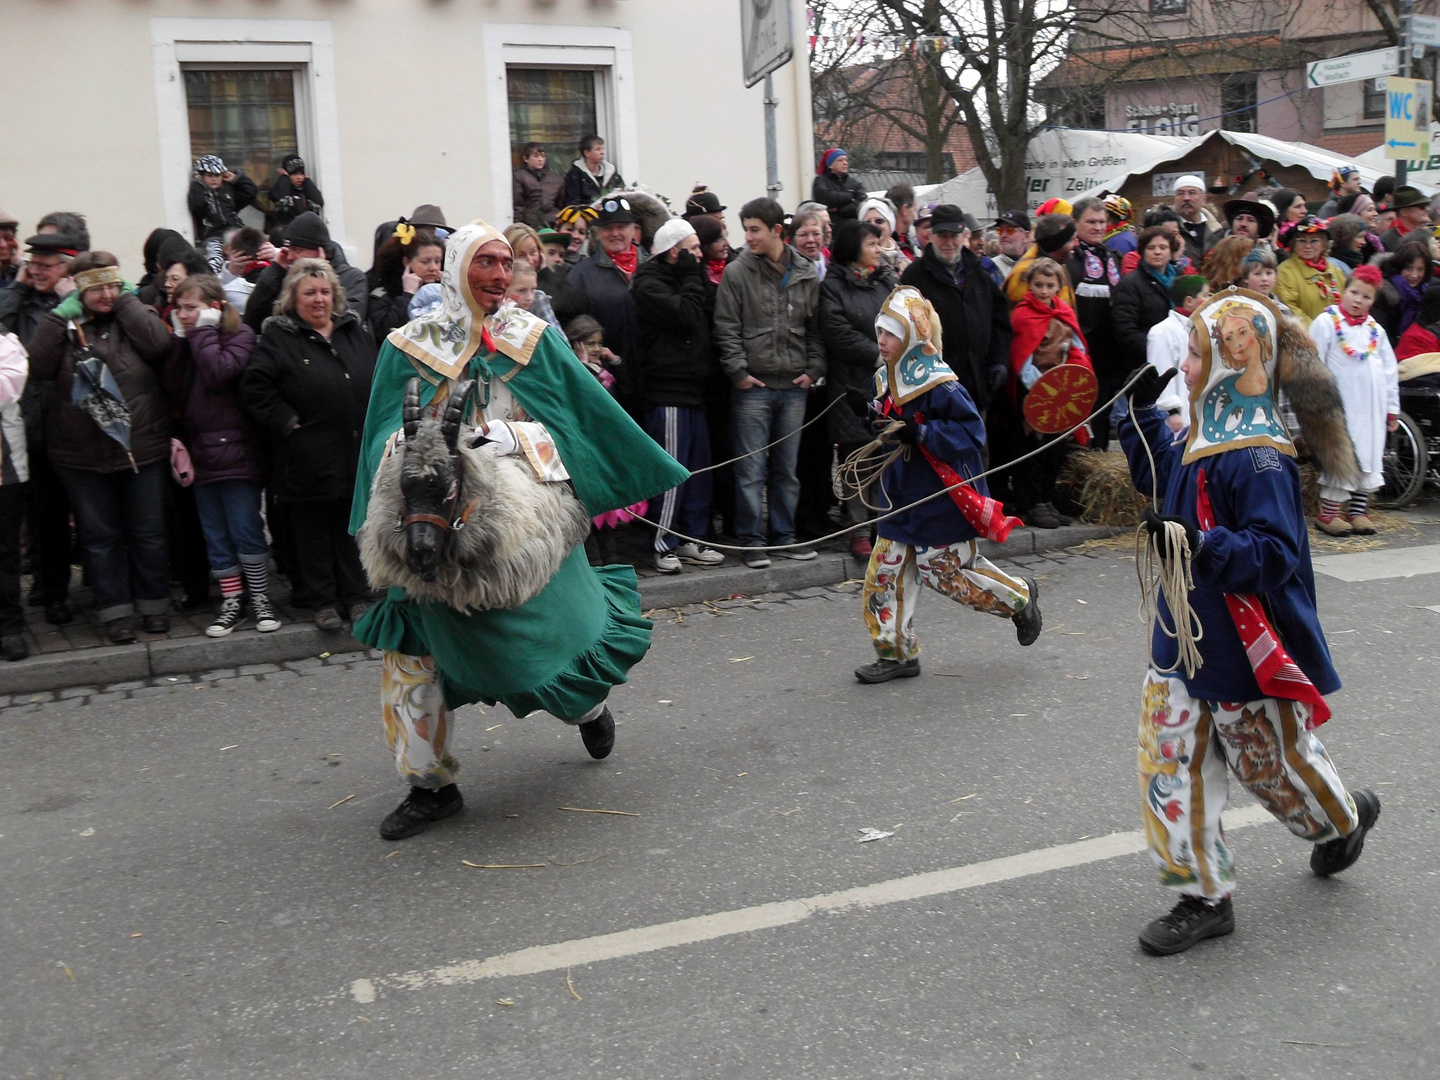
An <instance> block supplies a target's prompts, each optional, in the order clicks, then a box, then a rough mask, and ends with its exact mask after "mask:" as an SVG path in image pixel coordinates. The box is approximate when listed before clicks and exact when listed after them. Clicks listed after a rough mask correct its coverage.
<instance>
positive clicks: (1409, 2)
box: [1395, 0, 1415, 187]
mask: <svg viewBox="0 0 1440 1080" xmlns="http://www.w3.org/2000/svg"><path fill="white" fill-rule="evenodd" d="M1414 6H1415V5H1414V2H1413V0H1400V76H1401V78H1405V79H1408V78H1409V77H1410V13H1411V11H1412V10H1413V9H1414ZM1407 168H1409V162H1408V161H1407V160H1406V159H1405V158H1397V159H1396V161H1395V186H1396V187H1399V186H1400V185H1401V184H1403V183H1405V180H1406V169H1407Z"/></svg>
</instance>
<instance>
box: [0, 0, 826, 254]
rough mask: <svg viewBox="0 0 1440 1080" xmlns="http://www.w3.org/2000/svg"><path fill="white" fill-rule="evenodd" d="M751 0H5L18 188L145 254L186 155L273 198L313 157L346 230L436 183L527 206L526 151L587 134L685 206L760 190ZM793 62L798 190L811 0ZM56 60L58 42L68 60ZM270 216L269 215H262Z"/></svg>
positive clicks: (452, 214)
mask: <svg viewBox="0 0 1440 1080" xmlns="http://www.w3.org/2000/svg"><path fill="white" fill-rule="evenodd" d="M740 2H741V0H484V2H480V0H338V2H337V0H285V2H284V3H275V2H270V0H229V2H227V3H224V4H216V3H213V2H209V0H132V2H123V3H122V2H118V0H69V2H66V3H54V2H53V0H0V26H3V28H4V35H3V36H4V40H5V43H6V53H7V54H8V55H9V56H10V57H11V58H12V59H13V60H15V61H16V67H15V72H16V73H17V74H18V73H20V72H24V71H28V72H29V75H28V76H27V77H25V78H24V79H22V80H21V81H19V82H17V83H14V84H12V93H11V95H10V98H9V104H8V106H7V107H6V108H5V109H4V110H0V146H3V147H4V148H5V151H4V166H3V168H0V206H3V207H4V208H5V209H6V210H8V211H10V212H11V213H12V214H14V215H16V216H17V217H19V218H20V219H21V221H22V226H21V228H22V231H21V236H22V237H23V236H24V235H26V231H28V229H29V227H30V226H31V225H32V224H33V223H34V222H35V221H36V220H37V219H38V218H39V217H40V216H41V215H42V214H45V213H47V212H50V211H53V210H74V211H79V212H81V213H84V214H85V215H86V216H87V217H88V218H89V221H90V227H91V234H92V238H93V246H94V247H96V248H101V249H106V250H110V251H113V252H114V253H115V254H116V255H118V256H119V257H120V260H121V263H122V268H124V269H126V270H127V271H129V270H133V271H134V272H135V276H138V273H139V253H140V248H141V244H142V242H143V241H144V238H145V236H146V235H147V234H148V233H149V232H150V231H151V230H152V229H154V228H158V227H167V228H171V229H175V230H176V231H178V232H181V233H182V234H184V235H186V236H189V235H191V231H192V230H191V222H190V215H189V212H188V210H187V208H186V198H185V197H186V192H187V190H188V188H189V184H190V180H191V171H190V169H191V162H192V161H193V160H194V159H195V158H196V157H197V156H199V155H201V154H218V155H220V156H221V157H222V158H224V160H225V162H226V164H227V166H228V167H230V168H231V169H233V170H234V171H236V172H244V173H246V174H247V175H249V176H250V177H251V178H252V179H254V180H255V181H256V183H257V185H258V186H259V188H260V190H261V192H262V194H263V193H264V192H265V191H266V190H268V189H269V187H270V186H271V184H273V183H274V182H275V180H276V178H277V177H278V175H279V174H278V167H279V164H280V162H281V160H282V159H283V158H284V157H286V156H287V155H288V154H293V153H298V154H299V155H300V156H301V157H302V158H304V160H305V162H306V165H307V172H308V174H309V175H310V176H311V177H312V178H313V179H314V180H315V182H316V183H317V184H318V185H319V187H320V189H321V191H322V192H323V194H324V198H325V218H326V220H327V222H328V224H329V227H330V231H331V234H332V237H333V238H334V239H335V240H337V241H339V242H340V243H342V244H343V245H345V246H346V247H347V248H349V249H350V250H351V252H352V254H354V255H356V256H357V257H358V262H359V264H360V265H362V266H367V265H369V256H370V245H371V232H372V230H373V229H374V227H375V226H376V225H378V224H379V223H381V222H383V221H387V220H393V219H394V218H395V217H397V216H399V215H401V214H408V213H409V212H410V211H411V210H412V209H413V208H414V207H415V206H417V205H418V204H420V203H435V204H438V205H439V206H440V207H442V208H443V210H444V212H445V214H446V217H447V219H448V220H449V222H450V223H451V224H452V225H455V224H457V223H460V222H464V221H468V220H470V219H473V218H477V217H482V218H485V219H486V220H488V221H490V222H492V223H494V224H497V225H504V224H508V223H509V222H510V220H511V203H510V192H511V173H512V170H513V168H514V166H515V164H516V163H517V161H518V149H519V147H520V146H521V145H522V144H523V143H525V142H529V141H532V140H533V141H538V142H544V143H546V145H547V146H548V147H550V148H551V154H550V158H551V161H550V165H551V168H552V169H554V170H555V171H557V172H560V173H563V172H564V171H565V170H566V169H568V168H569V165H570V162H571V161H572V160H573V159H574V158H575V157H576V156H577V155H576V145H575V144H576V142H577V141H578V139H579V138H580V137H581V136H582V135H584V134H588V133H590V132H592V131H593V132H595V133H597V134H599V135H600V136H601V137H602V138H604V139H605V141H606V148H607V157H609V159H610V160H612V161H613V162H614V163H615V164H616V166H617V167H618V168H619V171H620V173H621V174H622V176H623V177H624V178H625V179H626V181H627V182H630V183H639V184H642V185H644V186H645V187H647V188H648V189H650V190H652V191H654V192H656V193H659V194H662V195H664V196H667V197H668V198H669V200H670V202H671V203H672V205H673V207H674V209H675V211H676V212H677V213H679V212H681V211H682V210H683V206H684V201H685V198H686V196H687V195H688V194H689V193H690V191H691V189H692V187H693V186H694V185H695V184H696V182H697V181H698V182H703V183H705V184H707V185H709V187H710V189H711V190H712V191H714V192H716V193H717V194H718V195H719V196H720V198H721V200H722V201H723V202H724V203H725V204H727V205H728V207H729V211H728V216H729V217H730V219H731V236H732V237H736V238H738V235H739V230H738V219H737V218H736V217H735V211H736V210H738V209H739V207H740V205H741V204H742V203H744V202H745V201H746V200H747V199H751V198H754V197H756V196H760V195H764V194H765V193H766V192H765V178H766V173H765V135H764V112H763V84H762V85H761V86H755V87H752V88H750V89H746V88H745V87H744V81H743V77H742V70H741V69H742V58H741V13H740ZM792 7H793V8H794V9H795V10H794V11H793V12H792V19H793V20H794V21H793V27H792V34H793V39H794V42H795V57H796V59H795V60H794V61H792V62H791V63H789V64H787V65H785V66H784V67H783V68H781V69H780V70H779V71H777V72H776V73H775V76H774V83H775V92H776V97H777V98H778V99H779V102H780V104H779V107H778V111H777V136H778V138H777V145H778V148H779V154H778V158H779V178H780V181H781V183H782V185H783V190H782V192H781V194H780V201H781V202H782V203H783V204H784V205H785V206H786V207H787V209H793V207H794V206H795V204H796V203H798V202H799V201H801V200H803V199H805V198H808V194H809V189H810V181H811V178H812V176H813V172H814V169H813V161H814V157H813V150H812V139H811V119H810V86H809V73H808V70H807V67H806V64H805V57H806V47H805V41H806V38H805V26H804V16H803V5H798V4H797V5H792ZM47 58H54V60H53V62H52V61H51V60H50V59H47ZM247 218H253V219H254V220H255V223H257V224H258V223H259V215H258V214H256V213H252V214H248V215H247Z"/></svg>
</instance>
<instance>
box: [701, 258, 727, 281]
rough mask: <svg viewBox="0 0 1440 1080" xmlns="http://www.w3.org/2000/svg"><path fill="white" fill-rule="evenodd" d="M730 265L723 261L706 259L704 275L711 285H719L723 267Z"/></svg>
mask: <svg viewBox="0 0 1440 1080" xmlns="http://www.w3.org/2000/svg"><path fill="white" fill-rule="evenodd" d="M729 265H730V264H729V263H728V262H727V261H726V260H724V259H706V260H705V274H706V276H707V277H709V278H710V284H711V285H719V284H720V278H721V276H722V275H723V274H724V273H725V267H727V266H729Z"/></svg>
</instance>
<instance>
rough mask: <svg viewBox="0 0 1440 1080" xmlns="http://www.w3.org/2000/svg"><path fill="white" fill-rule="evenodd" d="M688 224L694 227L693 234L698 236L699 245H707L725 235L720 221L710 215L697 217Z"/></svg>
mask: <svg viewBox="0 0 1440 1080" xmlns="http://www.w3.org/2000/svg"><path fill="white" fill-rule="evenodd" d="M690 225H691V227H692V228H694V230H695V235H696V237H698V238H699V240H700V246H701V247H709V246H710V245H711V244H713V243H715V241H716V240H719V239H720V238H721V237H722V236H724V235H725V230H724V228H723V227H722V226H721V225H720V222H718V221H716V220H715V219H714V218H712V217H697V218H696V219H695V220H694V221H692V222H691V223H690Z"/></svg>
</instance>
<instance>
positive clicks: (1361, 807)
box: [1310, 788, 1380, 877]
mask: <svg viewBox="0 0 1440 1080" xmlns="http://www.w3.org/2000/svg"><path fill="white" fill-rule="evenodd" d="M1350 797H1351V798H1352V799H1354V800H1355V812H1356V813H1358V814H1359V815H1360V824H1359V825H1356V826H1355V828H1354V830H1353V831H1352V832H1351V833H1350V835H1349V836H1341V837H1339V838H1337V839H1335V840H1327V841H1325V843H1323V844H1316V845H1315V850H1314V851H1312V852H1310V869H1311V870H1313V871H1314V872H1315V873H1316V875H1318V876H1319V877H1329V876H1330V875H1331V874H1338V873H1340V871H1341V870H1345V869H1347V868H1348V867H1351V866H1353V865H1355V860H1356V859H1358V858H1360V852H1361V851H1362V850H1363V849H1364V847H1365V834H1366V833H1368V832H1369V831H1370V830H1371V829H1373V828H1374V827H1375V822H1377V821H1379V820H1380V796H1378V795H1376V794H1375V793H1374V792H1373V791H1371V790H1370V789H1369V788H1359V789H1358V790H1356V791H1352V792H1351V793H1350Z"/></svg>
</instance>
